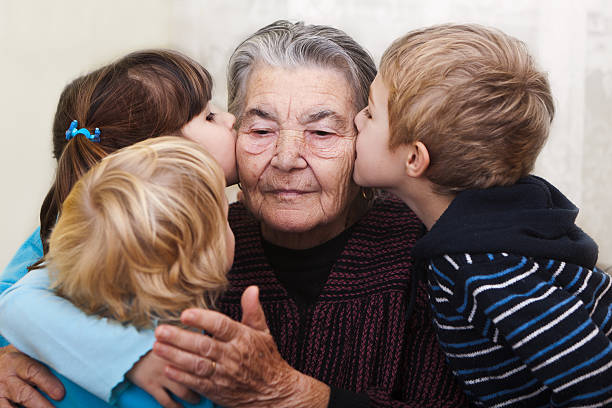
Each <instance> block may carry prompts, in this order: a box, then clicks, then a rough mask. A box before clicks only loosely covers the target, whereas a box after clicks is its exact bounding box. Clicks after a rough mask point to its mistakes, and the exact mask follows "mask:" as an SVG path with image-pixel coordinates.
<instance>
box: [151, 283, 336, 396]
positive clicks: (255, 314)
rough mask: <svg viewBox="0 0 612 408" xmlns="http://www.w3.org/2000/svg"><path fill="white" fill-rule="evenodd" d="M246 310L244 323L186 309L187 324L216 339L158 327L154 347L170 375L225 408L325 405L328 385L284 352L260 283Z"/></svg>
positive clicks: (245, 299)
mask: <svg viewBox="0 0 612 408" xmlns="http://www.w3.org/2000/svg"><path fill="white" fill-rule="evenodd" d="M242 309H243V318H242V323H238V322H236V321H233V320H232V319H230V318H229V317H227V316H225V315H223V314H221V313H217V312H213V311H210V310H201V309H190V310H186V311H185V312H183V315H182V316H181V320H182V322H183V323H184V324H186V325H189V326H192V327H195V328H198V329H202V330H204V331H205V332H206V333H208V334H209V335H211V336H212V337H210V336H207V335H204V334H201V333H196V332H190V331H187V330H183V329H180V328H178V327H172V326H160V327H158V328H157V330H156V331H155V335H156V337H157V342H156V343H155V345H154V347H153V350H154V352H155V353H157V354H158V355H159V356H161V357H163V358H164V359H166V360H168V361H169V362H170V364H171V366H170V367H168V368H167V369H166V373H167V374H168V376H169V377H170V378H171V379H173V380H174V381H177V382H179V383H182V384H184V385H186V386H188V387H190V388H191V389H193V390H195V391H197V392H199V393H201V394H203V395H205V396H206V397H208V398H210V399H211V400H213V401H214V402H216V403H218V404H221V405H223V406H226V407H243V406H249V407H270V406H279V407H304V406H308V407H326V406H327V404H328V400H329V387H328V386H327V385H325V384H323V383H322V382H320V381H317V380H315V379H314V378H312V377H309V376H307V375H304V374H301V373H300V372H298V371H296V370H295V369H293V368H292V367H290V366H289V364H287V362H286V361H285V360H283V358H282V357H281V356H280V354H279V352H278V350H277V348H276V343H275V342H274V339H273V338H272V336H271V335H270V331H269V330H268V327H267V324H266V319H265V316H264V313H263V310H262V309H261V305H260V304H259V300H258V289H257V288H256V287H253V286H252V287H249V288H247V289H246V290H245V292H244V294H243V296H242Z"/></svg>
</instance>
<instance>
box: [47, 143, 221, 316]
mask: <svg viewBox="0 0 612 408" xmlns="http://www.w3.org/2000/svg"><path fill="white" fill-rule="evenodd" d="M224 187H225V179H224V177H223V172H222V171H221V169H220V168H219V165H218V164H217V163H216V162H215V161H214V160H213V158H212V157H211V156H210V155H209V154H208V153H207V152H206V151H205V150H204V149H203V148H202V147H201V146H199V145H197V144H196V143H193V142H191V141H189V140H187V139H185V138H179V137H161V138H153V139H149V140H146V141H143V142H140V143H137V144H135V145H133V146H130V147H127V148H124V149H121V150H119V151H118V152H117V153H114V154H112V155H109V156H108V157H106V158H104V159H103V160H102V161H101V162H100V163H99V164H98V165H96V166H95V167H93V168H92V169H91V170H90V171H89V172H87V173H86V174H85V175H84V176H83V177H82V178H81V179H80V180H79V181H78V182H77V183H76V184H75V186H74V187H73V189H72V191H71V192H70V194H69V195H68V197H67V198H66V200H65V201H64V203H63V206H62V212H61V215H60V217H59V220H58V222H57V224H56V226H55V228H54V229H53V232H52V234H51V237H50V239H49V252H48V254H47V255H46V257H45V260H46V263H47V265H48V267H49V271H50V274H51V278H52V287H53V288H54V289H55V290H56V291H57V293H58V294H59V295H61V296H63V297H65V298H67V299H68V300H70V301H72V302H73V303H74V304H75V305H76V306H78V307H79V308H81V309H82V310H83V311H85V312H86V313H89V314H96V315H99V316H103V317H110V318H113V319H115V320H118V321H119V322H122V323H129V324H132V325H134V326H137V327H139V328H148V327H152V326H153V325H154V324H155V323H156V322H158V321H164V322H170V323H173V322H178V320H179V316H180V313H181V311H182V310H184V309H186V308H188V307H202V308H210V307H213V306H214V304H215V300H216V299H217V298H218V296H219V295H220V293H221V292H222V291H223V290H224V288H225V287H226V285H227V278H226V271H227V270H228V269H229V267H230V264H231V261H228V260H227V249H228V248H226V245H227V244H226V228H227V222H226V214H225V207H224V206H225V203H226V201H225V195H224Z"/></svg>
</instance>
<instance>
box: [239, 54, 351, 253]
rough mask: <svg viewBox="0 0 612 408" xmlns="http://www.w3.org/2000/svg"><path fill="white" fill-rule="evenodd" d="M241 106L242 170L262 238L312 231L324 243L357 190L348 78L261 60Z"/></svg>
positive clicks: (343, 217)
mask: <svg viewBox="0 0 612 408" xmlns="http://www.w3.org/2000/svg"><path fill="white" fill-rule="evenodd" d="M243 112H244V114H243V116H242V117H241V118H240V119H239V122H240V123H239V127H238V139H237V142H236V158H237V162H238V172H239V176H240V182H241V185H242V188H243V192H244V200H245V205H246V206H247V207H248V208H249V209H250V210H251V211H252V212H253V214H254V215H255V216H256V217H257V218H258V219H260V220H261V221H262V232H263V233H264V237H266V238H267V239H270V240H272V241H274V239H272V237H273V236H275V234H276V235H278V234H279V233H280V234H281V235H283V234H289V237H287V236H285V238H293V236H297V235H300V234H308V235H309V237H316V239H315V242H318V243H322V242H325V241H326V240H328V239H330V238H332V237H333V236H335V235H337V234H338V233H340V232H341V231H343V230H344V228H345V227H346V219H347V213H348V207H349V205H350V202H352V200H353V198H354V197H355V196H356V194H357V189H358V188H357V186H356V185H355V184H354V183H353V182H352V170H353V161H354V154H355V146H354V142H355V128H354V123H353V120H354V116H355V113H356V112H355V108H354V106H353V101H352V92H351V89H350V86H349V84H348V82H347V80H346V79H345V77H344V76H343V75H342V74H341V73H340V72H338V71H335V70H331V69H324V68H311V67H299V68H291V69H287V68H275V67H270V66H267V65H264V66H258V67H256V68H255V69H254V71H253V72H252V73H251V76H250V78H249V81H248V83H247V92H246V100H245V106H244V110H243ZM279 243H280V244H281V245H283V244H286V242H279Z"/></svg>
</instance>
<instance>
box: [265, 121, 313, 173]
mask: <svg viewBox="0 0 612 408" xmlns="http://www.w3.org/2000/svg"><path fill="white" fill-rule="evenodd" d="M303 149H304V135H303V133H302V132H301V131H297V130H282V131H281V132H280V133H279V136H278V138H277V139H276V146H275V151H274V157H272V161H271V163H270V164H271V165H272V166H274V167H276V168H278V169H279V170H283V171H291V170H293V169H299V168H305V167H306V166H307V163H306V160H304V158H303V157H302V152H303Z"/></svg>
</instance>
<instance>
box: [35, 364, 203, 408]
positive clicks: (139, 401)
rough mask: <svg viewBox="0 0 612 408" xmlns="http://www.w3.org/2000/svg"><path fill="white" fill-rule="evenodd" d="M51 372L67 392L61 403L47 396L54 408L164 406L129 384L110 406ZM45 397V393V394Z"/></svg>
mask: <svg viewBox="0 0 612 408" xmlns="http://www.w3.org/2000/svg"><path fill="white" fill-rule="evenodd" d="M51 372H52V373H53V374H54V375H55V376H57V378H59V380H60V381H61V382H62V384H63V385H64V389H65V390H66V394H65V396H64V398H63V399H62V400H61V401H55V400H53V399H51V398H49V397H48V396H47V395H45V397H46V398H47V399H48V400H49V402H51V404H52V405H53V406H54V407H58V408H82V407H87V408H110V407H111V406H113V407H119V408H162V406H161V405H160V404H159V403H158V402H157V401H156V400H155V398H153V397H152V396H151V395H149V394H148V393H146V392H145V391H144V390H143V389H142V388H140V387H138V386H136V385H134V384H131V383H129V382H128V383H127V386H126V387H125V390H124V391H123V392H122V393H121V394H120V395H119V396H118V399H117V401H116V403H114V404H112V405H111V404H108V403H107V402H106V401H103V400H101V399H100V398H98V397H96V396H95V395H93V394H91V393H89V392H87V390H84V389H83V388H81V387H79V386H78V385H76V384H75V383H73V382H72V381H70V380H69V379H67V378H66V377H64V376H63V375H61V374H59V373H58V372H56V371H55V370H53V369H51ZM43 395H44V393H43ZM175 399H176V401H178V402H180V403H181V404H182V405H183V407H185V408H192V407H193V408H213V407H215V405H213V404H212V402H211V401H210V400H208V399H206V398H202V399H201V400H200V402H199V403H198V404H196V405H193V404H189V403H188V402H185V401H183V400H181V399H178V398H175Z"/></svg>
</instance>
